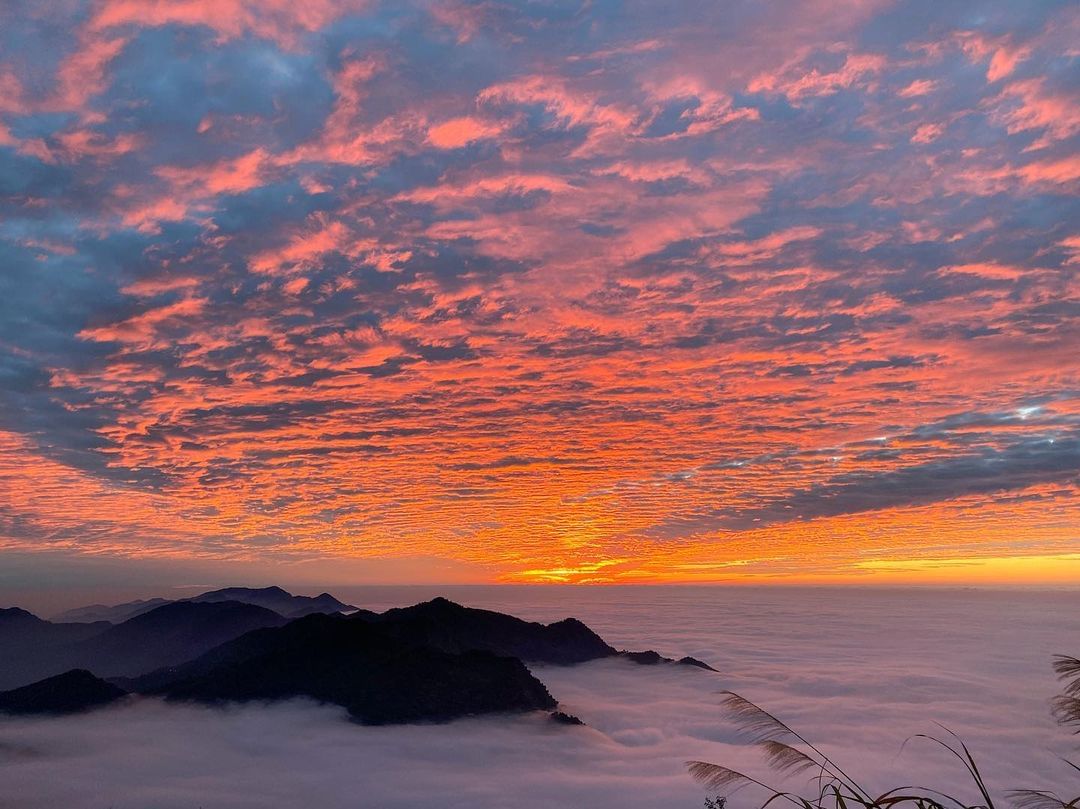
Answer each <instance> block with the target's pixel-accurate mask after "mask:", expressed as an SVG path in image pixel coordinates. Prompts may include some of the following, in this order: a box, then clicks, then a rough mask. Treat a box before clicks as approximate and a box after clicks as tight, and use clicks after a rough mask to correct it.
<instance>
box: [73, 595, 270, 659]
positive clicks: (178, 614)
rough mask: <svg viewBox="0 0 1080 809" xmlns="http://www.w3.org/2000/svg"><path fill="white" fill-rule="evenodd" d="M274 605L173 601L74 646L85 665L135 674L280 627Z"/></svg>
mask: <svg viewBox="0 0 1080 809" xmlns="http://www.w3.org/2000/svg"><path fill="white" fill-rule="evenodd" d="M285 623H286V619H285V618H283V617H282V616H281V615H279V614H278V613H276V612H274V611H273V610H268V609H266V608H265V607H258V606H255V605H254V604H240V603H238V602H235V601H222V602H219V603H210V604H201V603H195V602H191V601H175V602H172V603H170V604H166V605H164V606H162V607H158V608H156V609H153V610H150V612H147V613H143V614H142V615H138V616H136V617H134V618H132V619H131V620H129V621H125V622H124V623H122V624H118V625H117V626H113V627H110V628H109V629H107V630H106V631H104V632H102V633H101V634H100V635H96V636H95V637H93V638H90V639H89V640H87V641H83V642H82V643H80V644H79V645H78V646H77V647H76V648H75V650H74V651H75V652H76V654H77V655H78V657H79V659H80V660H81V661H85V663H81V664H80V665H83V666H84V667H85V668H88V669H90V670H91V671H94V672H97V673H98V674H100V675H101V676H103V677H134V676H136V675H138V674H142V673H143V672H146V671H150V670H152V669H156V668H160V667H162V666H172V665H176V664H179V663H183V662H184V661H187V660H191V659H193V658H195V657H198V656H199V655H201V654H203V653H204V652H207V651H209V650H210V649H213V648H214V647H215V646H219V645H220V644H222V643H225V642H226V641H230V640H232V639H233V638H237V637H239V636H241V635H243V634H245V633H247V632H250V631H251V630H253V629H261V628H263V627H271V626H281V625H283V624H285Z"/></svg>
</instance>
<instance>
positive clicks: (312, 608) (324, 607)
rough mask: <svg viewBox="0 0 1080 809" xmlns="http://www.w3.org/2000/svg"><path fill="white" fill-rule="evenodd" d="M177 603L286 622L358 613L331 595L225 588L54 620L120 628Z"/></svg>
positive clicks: (83, 610)
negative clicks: (260, 612)
mask: <svg viewBox="0 0 1080 809" xmlns="http://www.w3.org/2000/svg"><path fill="white" fill-rule="evenodd" d="M177 601H195V602H198V603H217V602H221V601H238V602H240V603H241V604H254V605H255V606H257V607H265V608H266V609H268V610H273V611H274V612H276V613H278V614H279V615H282V616H284V617H286V618H300V617H301V616H304V615H311V614H312V613H316V612H325V613H334V612H352V611H354V610H356V607H354V606H352V605H350V604H345V603H344V602H342V601H338V600H337V599H336V598H334V597H333V596H332V595H330V594H329V593H322V594H321V595H317V596H294V595H293V594H292V593H290V592H288V591H286V590H283V589H281V588H280V587H226V588H224V589H222V590H211V591H209V592H206V593H202V594H201V595H197V596H194V597H192V598H183V599H168V598H150V599H146V600H143V601H128V602H127V603H125V604H116V605H114V606H111V607H110V606H106V605H104V604H92V605H90V606H88V607H78V608H77V609H73V610H68V611H67V612H62V613H60V614H59V615H57V616H56V618H54V619H53V620H54V621H55V622H64V623H93V622H95V621H108V622H109V623H113V624H120V623H123V622H124V621H128V620H130V619H132V618H135V617H136V616H138V615H142V614H143V613H145V612H149V611H150V610H153V609H156V608H158V607H161V606H164V605H165V604H173V603H176V602H177Z"/></svg>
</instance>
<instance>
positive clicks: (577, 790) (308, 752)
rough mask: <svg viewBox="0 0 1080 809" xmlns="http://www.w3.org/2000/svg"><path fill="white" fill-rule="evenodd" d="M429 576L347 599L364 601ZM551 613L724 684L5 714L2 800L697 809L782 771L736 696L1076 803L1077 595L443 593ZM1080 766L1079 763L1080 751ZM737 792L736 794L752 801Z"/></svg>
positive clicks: (895, 781) (147, 807)
mask: <svg viewBox="0 0 1080 809" xmlns="http://www.w3.org/2000/svg"><path fill="white" fill-rule="evenodd" d="M435 592H436V591H435V590H433V589H432V590H417V589H409V588H363V589H357V590H354V591H347V590H346V591H344V592H341V593H339V595H342V596H343V597H346V598H348V599H350V600H352V601H353V603H357V604H360V605H362V606H365V607H370V608H375V609H382V608H385V607H388V606H392V605H395V604H402V603H411V602H414V601H417V600H421V599H422V598H424V597H427V596H430V595H432V594H434V593H435ZM438 592H441V593H443V594H446V595H448V596H449V597H451V598H454V599H455V600H457V601H460V602H463V603H468V604H472V605H475V606H483V607H490V608H495V609H501V610H504V611H509V612H513V613H515V614H518V615H521V616H522V617H525V618H529V619H535V620H544V621H548V620H553V619H557V618H560V617H564V616H566V615H576V616H577V617H579V618H582V619H583V620H585V621H586V622H587V623H589V625H590V626H592V627H593V628H595V629H596V630H597V631H598V632H600V634H602V635H603V636H604V637H605V638H606V639H607V640H608V641H609V642H611V643H612V644H614V645H616V646H619V647H623V648H629V649H645V648H654V649H657V650H658V651H660V652H661V653H663V654H667V655H671V656H681V655H684V654H690V655H694V656H695V657H699V658H701V659H703V660H705V661H707V662H709V663H710V664H712V665H713V666H714V667H716V668H717V669H718V670H719V673H718V674H712V673H709V672H704V671H700V670H697V669H692V668H688V667H681V666H666V667H644V666H636V665H633V664H630V663H626V662H624V661H618V660H608V661H599V662H594V663H589V664H585V665H581V666H575V667H567V668H559V667H534V671H535V673H536V674H537V676H539V677H540V679H542V680H543V681H544V682H545V683H546V684H547V685H548V687H549V689H550V690H551V692H552V694H553V695H554V696H555V697H556V698H557V699H558V700H560V702H561V703H562V707H563V709H564V710H566V711H568V712H570V713H573V714H576V715H577V716H580V717H581V718H582V719H583V720H584V721H585V722H586V723H587V724H588V726H587V727H566V726H560V725H556V724H554V723H552V722H551V721H549V720H548V719H546V717H543V716H539V715H529V716H514V717H489V718H484V719H468V720H462V721H457V722H452V723H449V724H443V725H421V726H404V727H386V728H369V727H362V726H359V725H356V724H353V723H350V722H349V721H348V720H347V718H346V717H345V714H344V712H343V711H341V710H340V709H337V708H334V707H328V706H320V705H315V704H313V703H308V702H304V701H293V702H288V703H281V704H276V705H247V706H241V707H234V708H229V709H211V708H202V707H195V706H183V705H166V704H164V703H162V702H160V701H157V700H150V699H144V700H138V701H134V702H132V703H130V704H126V705H122V706H119V707H114V708H109V709H106V710H102V711H98V712H95V713H90V714H86V715H82V716H78V717H69V718H61V719H37V718H35V719H13V718H7V719H0V807H4V809H8V807H11V809H15V807H19V809H41V808H44V807H50V808H51V807H71V809H80V808H81V807H86V809H99V808H100V809H107V808H111V809H198V807H205V809H212V808H213V809H219V808H220V809H268V808H269V807H282V808H284V809H292V808H293V807H296V808H297V809H301V808H303V809H307V808H308V807H318V808H319V809H338V808H339V807H341V808H342V809H344V808H345V807H349V808H350V809H353V808H355V807H428V806H430V807H439V809H449V808H450V807H472V808H474V809H481V808H483V807H521V809H532V808H533V807H576V806H581V807H591V808H593V809H605V808H606V807H619V808H620V809H635V808H636V807H700V806H701V805H702V802H703V798H704V796H705V792H704V791H703V790H702V789H701V787H699V786H697V785H696V784H694V783H693V782H692V781H691V780H690V779H689V778H688V777H687V775H686V772H685V767H684V765H683V762H684V761H685V760H687V759H705V760H709V761H714V762H718V763H723V764H726V765H728V766H733V767H735V768H737V769H742V770H744V771H748V772H750V773H752V774H754V775H757V776H759V777H762V778H763V779H764V780H767V781H770V782H771V781H775V782H777V783H778V784H781V783H783V784H784V785H785V786H789V787H799V786H803V785H805V783H806V781H805V777H798V778H795V779H794V780H789V781H787V782H783V781H782V779H778V778H774V777H773V776H771V775H769V774H768V772H767V770H766V769H765V768H764V765H763V763H762V761H761V758H760V756H759V755H758V753H757V751H756V750H754V749H753V748H752V747H751V746H749V745H747V744H746V742H745V738H744V737H743V736H742V735H741V734H740V733H739V731H738V729H737V728H736V727H734V726H733V725H732V723H731V722H730V721H728V720H727V719H725V717H724V715H723V713H722V711H721V710H720V709H719V702H720V699H721V697H720V694H719V693H718V692H720V691H721V690H722V689H732V690H735V691H738V692H739V693H741V694H743V695H744V696H746V697H748V698H751V699H753V700H755V701H757V702H759V703H760V704H762V705H763V706H765V707H767V708H768V709H769V710H771V711H772V712H773V713H775V714H776V715H778V716H779V717H780V718H782V719H784V720H785V721H787V722H788V723H789V724H791V725H793V726H794V727H796V728H797V729H798V730H800V731H801V732H803V734H804V735H805V736H807V737H808V738H810V739H811V740H813V741H815V742H816V743H818V744H819V746H820V747H822V748H823V749H824V750H825V751H826V752H827V753H828V754H829V755H830V756H831V757H832V758H834V759H835V760H837V761H838V762H840V763H841V764H842V765H844V766H845V767H846V768H847V769H848V770H849V771H851V772H852V773H853V774H856V776H857V777H858V778H860V779H861V780H863V781H864V782H865V784H866V785H867V786H868V787H869V788H870V789H874V790H884V789H886V788H889V787H894V786H900V785H903V784H909V783H913V782H915V783H925V784H927V785H932V786H935V787H938V788H946V789H949V790H955V791H956V792H957V793H958V797H960V798H962V799H967V800H970V801H971V802H975V801H976V799H977V795H976V794H975V792H974V788H973V786H972V785H971V784H970V782H969V781H968V779H967V778H966V776H965V775H964V773H963V771H962V769H961V768H960V766H959V763H958V762H956V761H955V760H952V759H950V757H949V756H948V755H947V754H946V755H943V754H942V752H941V751H940V750H936V749H935V748H934V747H933V745H932V744H930V743H928V742H925V741H921V740H918V739H915V740H912V741H911V742H909V743H908V744H907V745H906V746H905V747H904V749H903V750H902V751H901V744H902V743H903V742H904V740H905V739H906V738H908V737H909V736H911V735H913V734H916V733H932V734H937V735H944V734H945V731H944V730H943V729H942V728H941V727H939V726H938V725H937V724H935V722H936V723H940V724H941V725H944V726H946V727H948V728H950V729H951V730H953V731H955V732H956V733H958V734H959V735H961V736H962V737H963V738H964V740H965V741H966V742H967V743H968V745H969V747H970V748H971V749H972V752H973V753H974V754H975V756H976V757H977V758H978V759H979V761H980V762H981V763H982V765H983V767H984V770H985V774H986V776H987V779H988V781H989V782H990V783H991V786H992V787H993V788H994V789H995V791H996V792H997V793H998V795H999V796H1001V795H1003V794H1004V792H1005V791H1006V790H1008V789H1010V788H1014V787H1040V788H1051V789H1056V790H1058V791H1059V792H1061V793H1065V794H1066V797H1067V798H1071V797H1073V796H1074V795H1076V794H1080V777H1078V776H1077V775H1076V773H1075V772H1074V771H1070V770H1069V768H1068V767H1067V766H1066V765H1065V764H1064V763H1063V762H1062V761H1061V760H1060V758H1059V757H1060V756H1070V755H1073V754H1074V753H1075V752H1076V750H1077V747H1078V746H1080V740H1078V739H1077V738H1076V737H1073V736H1070V735H1069V734H1068V733H1067V732H1066V731H1065V730H1063V729H1062V728H1060V727H1058V726H1056V725H1055V724H1054V722H1053V720H1052V719H1051V717H1050V715H1049V710H1048V700H1049V699H1050V697H1052V696H1053V695H1054V694H1055V693H1056V692H1057V691H1058V690H1059V684H1058V683H1057V682H1056V681H1055V679H1054V677H1053V673H1052V672H1051V670H1050V661H1051V656H1052V654H1054V653H1055V652H1067V653H1073V654H1077V653H1080V610H1078V609H1077V607H1078V606H1080V604H1078V602H1080V593H1077V592H1076V591H1072V592H1068V591H1056V592H1045V591H1044V592H1033V591H1004V590H1002V591H993V590H967V591H960V590H957V591H943V590H928V589H922V590H871V589H848V590H832V589H792V588H724V589H720V588H668V587H662V588H661V587H650V588H622V587H620V588H591V589H590V588H559V589H551V588H539V587H530V588H441V589H439V590H438ZM1076 757H1077V756H1075V755H1073V758H1074V759H1075V758H1076ZM1070 773H1071V774H1070ZM759 797H760V795H759V794H757V793H754V792H752V791H751V790H745V791H741V792H738V793H736V794H735V795H734V797H733V798H732V805H733V806H734V807H738V806H756V805H758V804H759V803H760V800H758V798H759Z"/></svg>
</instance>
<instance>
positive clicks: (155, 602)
mask: <svg viewBox="0 0 1080 809" xmlns="http://www.w3.org/2000/svg"><path fill="white" fill-rule="evenodd" d="M169 603H171V601H170V599H168V598H149V599H146V600H144V601H128V602H127V603H125V604H116V605H114V606H112V607H109V606H106V605H104V604H91V605H90V606H89V607H78V608H76V609H73V610H68V611H67V612H62V613H60V614H59V615H57V616H56V617H55V618H53V622H54V623H81V624H92V623H94V622H96V621H108V622H109V623H110V624H120V623H123V622H124V621H127V620H128V619H130V618H134V617H135V616H136V615H142V614H143V613H144V612H149V611H150V610H152V609H155V608H156V607H161V606H163V605H165V604H169Z"/></svg>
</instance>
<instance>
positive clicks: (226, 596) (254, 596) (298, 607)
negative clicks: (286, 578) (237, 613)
mask: <svg viewBox="0 0 1080 809" xmlns="http://www.w3.org/2000/svg"><path fill="white" fill-rule="evenodd" d="M188 600H189V601H195V602H199V603H213V602H219V601H239V602H240V603H242V604H255V605H256V606H259V607H265V608H266V609H268V610H273V611H274V612H276V613H279V614H280V615H284V616H285V617H286V618H300V617H303V616H304V615H312V614H314V613H336V612H351V611H354V610H356V609H357V608H356V607H354V606H352V605H350V604H345V603H343V602H341V601H338V600H337V599H336V598H334V597H333V596H332V595H330V594H329V593H322V594H320V595H317V596H294V595H293V594H292V593H289V592H287V591H285V590H282V589H281V588H280V587H226V588H225V589H223V590H211V591H210V592H209V593H203V594H202V595H198V596H195V597H194V598H191V599H188Z"/></svg>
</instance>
